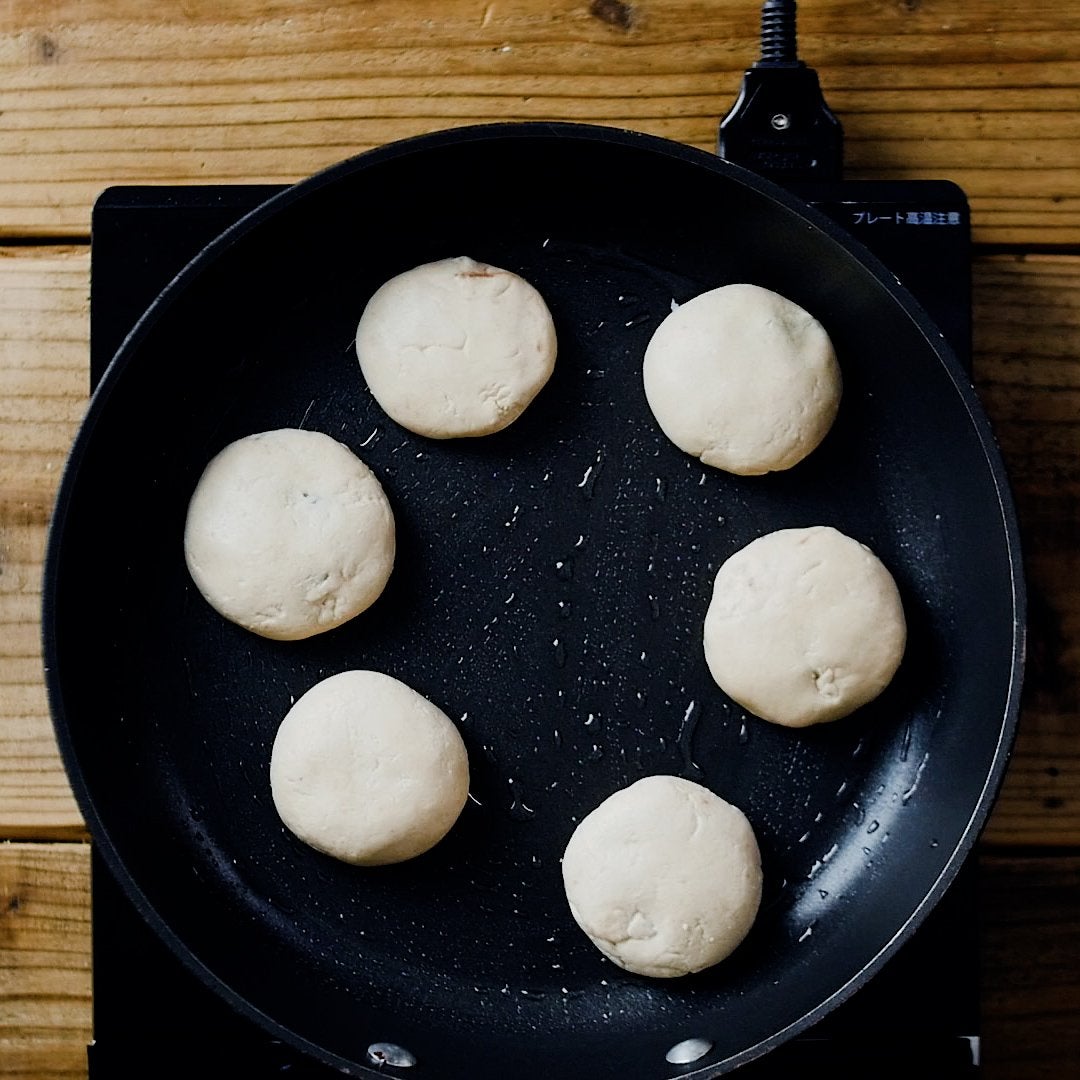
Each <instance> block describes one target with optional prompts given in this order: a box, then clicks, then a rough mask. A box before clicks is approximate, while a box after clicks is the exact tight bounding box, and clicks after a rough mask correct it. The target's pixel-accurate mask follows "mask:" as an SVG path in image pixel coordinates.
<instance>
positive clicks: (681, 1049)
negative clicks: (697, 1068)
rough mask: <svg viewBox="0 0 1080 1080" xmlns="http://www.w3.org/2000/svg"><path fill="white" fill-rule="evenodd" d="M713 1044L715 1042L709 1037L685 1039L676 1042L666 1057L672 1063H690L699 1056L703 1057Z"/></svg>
mask: <svg viewBox="0 0 1080 1080" xmlns="http://www.w3.org/2000/svg"><path fill="white" fill-rule="evenodd" d="M712 1046H713V1044H712V1043H711V1042H709V1040H708V1039H683V1041H682V1042H680V1043H676V1044H675V1045H674V1046H673V1047H672V1048H671V1049H670V1050H669V1051H668V1052H667V1053H666V1054H665V1055H664V1057H665V1058H666V1059H667V1060H668V1061H670V1062H671V1064H672V1065H689V1064H690V1063H691V1062H693V1061H697V1060H698V1058H703V1057H704V1056H705V1055H706V1054H707V1053H708V1052H709V1051H710V1050H711V1049H712Z"/></svg>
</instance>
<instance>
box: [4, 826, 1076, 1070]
mask: <svg viewBox="0 0 1080 1080" xmlns="http://www.w3.org/2000/svg"><path fill="white" fill-rule="evenodd" d="M88 854H89V849H88V847H87V846H86V845H84V844H6V845H0V1076H2V1077H4V1078H5V1080H15V1078H19V1080H23V1078H26V1080H30V1078H33V1080H41V1078H43V1077H53V1076H57V1077H59V1076H64V1077H84V1076H85V1075H86V1056H85V1054H86V1050H85V1048H86V1042H87V1040H88V1039H89V1037H90V1026H91V1017H90V979H89V970H90V923H89V895H90V894H89V889H90V881H89V875H90V869H89V858H88ZM980 896H981V911H980V916H981V925H982V928H983V929H982V936H983V949H982V953H983V956H984V967H983V973H982V977H983V992H982V1003H983V1004H982V1008H983V1035H984V1048H983V1058H984V1070H983V1077H984V1080H1029V1078H1030V1080H1035V1078H1042V1077H1047V1076H1067V1075H1070V1069H1071V1068H1072V1066H1073V1065H1074V1064H1075V1062H1076V1060H1077V1059H1078V1056H1080V914H1078V913H1080V858H1078V857H1075V856H1072V857H1048V858H1044V859H1039V860H1031V859H1016V858H1009V857H1004V858H1003V857H994V856H984V857H983V858H982V859H981V860H980Z"/></svg>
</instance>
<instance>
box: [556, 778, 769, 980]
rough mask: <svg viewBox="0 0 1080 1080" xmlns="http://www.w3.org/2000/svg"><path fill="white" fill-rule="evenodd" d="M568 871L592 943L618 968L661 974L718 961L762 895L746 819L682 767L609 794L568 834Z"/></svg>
mask: <svg viewBox="0 0 1080 1080" xmlns="http://www.w3.org/2000/svg"><path fill="white" fill-rule="evenodd" d="M562 875H563V884H564V886H565V889H566V899H567V901H568V903H569V905H570V911H571V914H572V915H573V917H574V920H575V921H576V922H577V924H578V926H580V927H581V929H582V930H583V931H584V932H585V933H586V935H588V937H589V939H590V940H591V941H592V942H593V944H594V945H595V946H596V947H597V948H598V949H599V950H600V951H601V952H602V953H603V954H604V955H605V956H606V957H608V959H609V960H611V961H613V962H614V963H616V964H618V965H619V967H622V968H625V969H626V970H627V971H633V972H636V973H637V974H639V975H648V976H652V977H653V978H658V979H666V978H674V977H677V976H680V975H686V974H688V973H690V972H694V971H701V970H702V969H703V968H707V967H710V966H711V965H713V964H716V963H719V962H720V961H721V960H723V959H724V958H725V957H726V956H728V955H729V954H730V953H731V952H732V951H733V950H734V949H735V948H736V946H738V944H739V943H740V942H741V941H742V940H743V938H745V937H746V934H747V933H748V932H749V930H750V927H751V925H752V924H753V922H754V918H755V916H756V914H757V910H758V906H759V904H760V903H761V882H762V874H761V856H760V853H759V851H758V845H757V840H756V839H755V837H754V831H753V829H752V828H751V826H750V822H749V821H748V820H747V819H746V816H745V815H744V814H743V813H742V811H741V810H739V809H738V808H737V807H735V806H732V805H731V804H730V803H728V802H725V801H724V800H723V799H722V798H720V796H718V795H715V794H714V793H713V792H711V791H710V790H709V789H708V788H705V787H702V786H701V785H700V784H695V783H693V782H692V781H690V780H684V779H682V778H681V777H678V776H647V777H645V778H644V779H642V780H638V781H637V782H636V783H634V784H631V785H630V786H629V787H626V788H623V789H621V790H620V791H617V792H615V794H613V795H611V796H610V797H609V798H607V799H605V800H604V801H603V802H602V803H601V804H600V805H599V806H598V807H596V809H595V810H593V811H592V812H591V813H590V814H589V815H588V816H587V817H585V818H584V819H583V820H582V821H581V823H580V824H579V825H578V826H577V828H576V829H575V830H574V833H573V835H572V836H571V837H570V841H569V843H568V844H567V845H566V851H565V853H564V855H563V861H562Z"/></svg>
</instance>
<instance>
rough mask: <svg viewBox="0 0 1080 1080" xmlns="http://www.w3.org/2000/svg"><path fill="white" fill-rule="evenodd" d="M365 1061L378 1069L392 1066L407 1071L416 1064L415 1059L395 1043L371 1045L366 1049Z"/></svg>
mask: <svg viewBox="0 0 1080 1080" xmlns="http://www.w3.org/2000/svg"><path fill="white" fill-rule="evenodd" d="M367 1059H368V1061H370V1062H371V1064H372V1065H377V1066H378V1067H379V1068H382V1067H383V1066H384V1065H393V1066H394V1067H395V1068H397V1069H407V1068H409V1067H410V1066H411V1065H415V1064H416V1058H415V1057H413V1055H412V1054H410V1053H409V1051H408V1050H406V1049H405V1047H404V1046H398V1045H397V1044H396V1043H372V1044H371V1045H370V1046H369V1047H368V1048H367Z"/></svg>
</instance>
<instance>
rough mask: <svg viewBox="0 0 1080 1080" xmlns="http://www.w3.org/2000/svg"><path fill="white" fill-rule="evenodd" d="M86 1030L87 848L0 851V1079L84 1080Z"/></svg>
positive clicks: (33, 846)
mask: <svg viewBox="0 0 1080 1080" xmlns="http://www.w3.org/2000/svg"><path fill="white" fill-rule="evenodd" d="M90 1028H91V1016H90V849H89V847H88V846H87V845H85V844H3V845H0V1076H3V1077H5V1078H6V1080H15V1078H16V1077H18V1078H22V1077H26V1078H27V1080H30V1078H33V1080H41V1078H44V1077H53V1076H85V1075H86V1043H87V1041H88V1040H89V1038H90Z"/></svg>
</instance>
